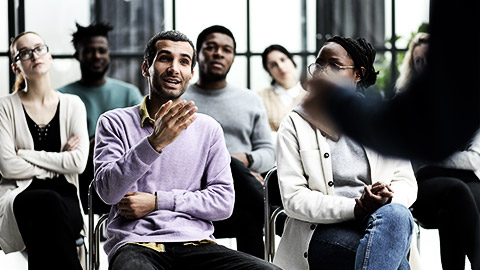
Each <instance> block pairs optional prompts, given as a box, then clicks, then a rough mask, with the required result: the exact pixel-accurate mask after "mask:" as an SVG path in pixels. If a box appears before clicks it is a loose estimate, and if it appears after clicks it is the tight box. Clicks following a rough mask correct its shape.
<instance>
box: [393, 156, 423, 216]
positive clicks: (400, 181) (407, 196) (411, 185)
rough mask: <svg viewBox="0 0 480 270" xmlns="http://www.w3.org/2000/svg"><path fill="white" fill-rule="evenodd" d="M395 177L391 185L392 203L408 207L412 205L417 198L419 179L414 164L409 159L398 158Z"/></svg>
mask: <svg viewBox="0 0 480 270" xmlns="http://www.w3.org/2000/svg"><path fill="white" fill-rule="evenodd" d="M396 164H397V165H396V166H395V170H394V172H393V178H392V181H391V182H390V186H391V187H392V189H393V192H394V194H393V198H392V203H400V204H403V205H405V206H406V207H410V206H412V204H413V203H414V202H415V200H416V199H417V192H418V186H417V180H416V179H415V175H414V173H413V169H412V165H411V163H410V161H408V160H396Z"/></svg>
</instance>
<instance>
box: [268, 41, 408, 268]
mask: <svg viewBox="0 0 480 270" xmlns="http://www.w3.org/2000/svg"><path fill="white" fill-rule="evenodd" d="M375 54H376V52H375V49H374V48H373V47H372V45H371V44H369V43H368V42H367V41H366V40H365V39H363V38H358V39H351V38H345V37H340V36H335V37H332V38H330V39H329V40H327V42H326V43H325V44H324V45H323V47H322V48H321V49H320V52H319V53H318V57H317V59H316V61H315V63H313V64H311V65H310V66H309V68H308V70H309V72H310V74H311V75H312V76H327V77H335V78H337V79H341V80H342V81H343V82H344V84H347V85H350V86H353V87H354V88H355V89H356V91H357V92H358V93H359V94H360V95H361V93H362V92H363V90H364V89H365V88H367V87H369V86H371V85H373V84H374V83H375V81H376V76H377V72H376V71H375V68H374V67H373V62H374V60H375ZM277 167H278V180H279V186H280V193H281V197H282V201H283V205H284V208H285V211H286V213H287V215H288V218H287V221H286V223H285V230H284V232H283V236H282V240H281V242H280V244H279V248H278V251H277V254H276V256H275V258H274V263H275V264H277V265H279V266H280V267H282V268H284V269H382V270H388V269H392V270H393V269H410V266H409V263H408V261H407V253H408V251H409V248H410V242H411V235H412V231H413V218H412V215H411V214H410V211H409V210H408V207H409V206H410V205H411V204H412V203H413V202H414V201H415V199H416V194H417V185H416V182H415V177H414V174H413V171H412V167H411V164H410V162H408V161H405V160H398V159H393V158H388V157H385V156H381V155H379V154H378V153H376V152H374V151H371V150H370V149H368V148H365V147H364V146H362V145H360V144H358V143H357V142H355V141H353V140H352V139H350V138H348V137H347V136H345V135H343V134H340V133H339V132H337V131H336V129H335V127H333V126H332V125H331V124H329V122H328V121H314V120H312V118H311V117H310V112H309V110H308V109H307V108H306V107H305V106H304V105H303V104H300V105H299V106H298V107H297V108H295V109H294V110H293V111H292V112H291V113H290V114H289V115H288V116H287V117H286V118H285V119H284V120H283V121H282V123H281V125H280V128H279V131H278V141H277Z"/></svg>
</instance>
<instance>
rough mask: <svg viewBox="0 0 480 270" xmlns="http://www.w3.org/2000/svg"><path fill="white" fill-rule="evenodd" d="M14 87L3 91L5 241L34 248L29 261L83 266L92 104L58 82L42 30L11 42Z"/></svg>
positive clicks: (0, 208)
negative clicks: (82, 187)
mask: <svg viewBox="0 0 480 270" xmlns="http://www.w3.org/2000/svg"><path fill="white" fill-rule="evenodd" d="M10 51H11V57H12V60H13V64H12V70H13V71H14V72H15V73H16V74H19V79H18V81H17V84H16V85H15V87H14V93H12V94H10V95H7V96H4V97H2V98H0V142H1V144H0V173H1V180H0V246H1V248H2V249H3V251H5V253H9V252H13V251H19V250H23V249H25V248H27V249H28V264H29V269H81V265H80V262H79V260H78V257H77V251H76V246H75V239H77V238H78V237H79V236H80V231H81V230H82V229H83V215H82V213H81V210H80V209H81V208H80V203H79V199H78V189H77V187H78V178H77V174H78V173H81V172H82V171H83V170H84V168H85V165H86V161H87V156H88V134H87V123H86V112H85V106H84V105H83V103H82V102H81V100H80V99H79V98H78V97H76V96H73V95H66V94H61V93H59V92H58V91H56V90H53V89H52V88H51V85H50V75H49V70H50V66H51V63H52V56H51V55H50V54H49V50H48V46H47V45H46V44H45V42H44V40H43V39H42V38H41V37H40V36H39V35H38V34H36V33H33V32H25V33H22V34H20V35H18V36H17V37H16V38H15V39H14V40H13V42H12V44H11V45H10Z"/></svg>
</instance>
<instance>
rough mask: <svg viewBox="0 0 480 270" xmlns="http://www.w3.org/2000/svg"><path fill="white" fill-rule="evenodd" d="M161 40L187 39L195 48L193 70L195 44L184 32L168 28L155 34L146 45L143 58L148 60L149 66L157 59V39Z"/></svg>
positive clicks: (193, 61)
mask: <svg viewBox="0 0 480 270" xmlns="http://www.w3.org/2000/svg"><path fill="white" fill-rule="evenodd" d="M159 40H171V41H185V42H188V43H189V44H190V46H192V49H193V56H192V70H193V68H194V67H195V63H196V61H197V60H196V54H195V47H194V46H193V42H192V41H191V40H190V39H189V38H188V37H187V36H186V35H185V34H183V33H182V32H179V31H177V30H168V31H162V32H159V33H157V34H156V35H154V36H153V37H152V38H151V39H150V40H149V41H148V43H147V46H146V47H145V52H144V54H143V59H144V60H145V62H147V64H148V66H151V65H152V63H153V59H155V55H156V54H157V47H156V46H155V45H156V44H157V41H159Z"/></svg>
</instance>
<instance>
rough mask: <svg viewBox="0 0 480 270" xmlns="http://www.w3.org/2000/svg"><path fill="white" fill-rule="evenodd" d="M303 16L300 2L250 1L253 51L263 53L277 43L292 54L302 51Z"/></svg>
mask: <svg viewBox="0 0 480 270" xmlns="http://www.w3.org/2000/svg"><path fill="white" fill-rule="evenodd" d="M301 15H302V13H301V2H300V1H291V0H262V1H250V25H251V27H250V33H251V43H250V46H251V51H252V52H263V50H264V49H265V48H266V47H268V46H269V45H271V44H275V43H277V44H280V45H282V46H284V47H285V48H286V49H287V50H289V51H291V52H299V51H301V50H302V36H301V22H302V18H301Z"/></svg>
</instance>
